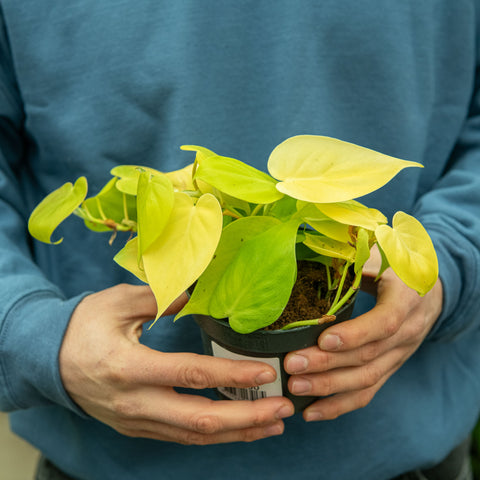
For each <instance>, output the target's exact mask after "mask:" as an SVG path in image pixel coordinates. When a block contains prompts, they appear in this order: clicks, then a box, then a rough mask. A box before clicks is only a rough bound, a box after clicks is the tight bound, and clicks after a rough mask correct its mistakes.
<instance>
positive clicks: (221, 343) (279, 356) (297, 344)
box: [194, 299, 354, 412]
mask: <svg viewBox="0 0 480 480" xmlns="http://www.w3.org/2000/svg"><path fill="white" fill-rule="evenodd" d="M353 305H354V300H353V299H352V301H351V302H350V303H348V304H347V305H345V306H344V307H343V308H342V309H340V310H339V311H338V312H337V315H336V319H335V320H334V321H332V322H329V323H326V324H323V325H312V326H306V327H298V328H294V329H291V330H257V331H256V332H253V333H248V334H242V333H237V332H235V331H233V330H232V329H231V328H230V326H229V324H228V322H227V321H226V320H224V319H222V320H217V319H215V318H213V317H209V316H205V315H194V318H195V321H196V322H197V324H198V325H199V326H200V328H201V331H202V340H203V347H204V351H205V353H206V354H208V355H213V356H215V357H223V358H233V359H238V360H249V359H253V360H261V361H262V362H266V363H269V364H270V365H272V366H273V367H274V368H275V369H276V371H277V380H276V382H274V383H272V384H268V385H262V386H260V387H252V388H228V387H220V388H217V394H218V395H219V397H220V398H222V399H230V400H256V399H258V398H264V397H272V396H279V395H283V396H285V397H288V398H289V399H290V400H291V401H292V402H293V404H294V405H295V411H296V412H300V411H302V410H304V409H305V408H306V407H307V406H308V405H310V404H311V403H312V402H314V401H315V400H316V399H317V397H312V396H308V397H307V396H296V395H292V394H291V393H290V392H289V391H288V385H287V382H288V377H289V375H288V374H287V373H286V372H285V370H284V368H283V360H284V358H285V355H286V354H287V353H288V352H292V351H294V350H300V349H302V348H307V347H311V346H313V345H316V344H317V339H318V337H319V335H320V334H321V333H322V332H323V330H325V329H326V328H328V327H330V326H332V325H335V324H337V323H340V322H343V321H345V320H348V319H349V318H350V317H351V315H352V310H353Z"/></svg>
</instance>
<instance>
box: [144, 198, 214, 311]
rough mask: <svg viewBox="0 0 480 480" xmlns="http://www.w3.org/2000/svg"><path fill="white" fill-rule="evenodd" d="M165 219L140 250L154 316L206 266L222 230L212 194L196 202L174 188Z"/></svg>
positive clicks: (164, 308) (163, 309)
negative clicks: (154, 302)
mask: <svg viewBox="0 0 480 480" xmlns="http://www.w3.org/2000/svg"><path fill="white" fill-rule="evenodd" d="M174 196H175V202H174V205H173V210H172V214H171V215H170V217H169V221H168V223H167V225H166V226H165V228H164V230H163V234H162V235H161V236H160V237H158V238H157V239H156V240H155V241H154V243H153V244H151V245H150V246H149V247H148V248H147V249H146V250H145V252H144V253H143V257H142V258H143V266H144V269H145V274H146V276H147V279H148V283H149V284H150V287H151V289H152V291H153V293H154V295H155V298H156V300H157V306H158V314H157V318H158V317H159V316H160V315H161V314H162V313H163V312H164V311H165V310H166V308H167V307H168V306H169V305H170V304H171V303H172V302H173V301H174V300H175V299H176V298H177V297H178V296H179V295H180V294H181V293H183V292H184V291H185V290H186V289H187V288H188V287H189V286H190V285H191V284H192V283H193V282H194V281H195V280H196V279H197V278H198V277H199V276H200V275H201V274H202V273H203V271H204V270H205V269H206V267H207V265H208V263H209V262H210V260H211V259H212V257H213V254H214V252H215V249H216V247H217V244H218V241H219V239H220V234H221V231H222V211H221V209H220V205H219V204H218V201H217V200H216V198H215V197H213V196H212V195H210V194H208V193H207V194H205V195H202V196H201V197H200V198H199V200H198V201H197V203H196V204H194V202H193V200H192V199H191V198H190V197H189V196H188V195H187V194H185V193H180V192H176V193H175V194H174Z"/></svg>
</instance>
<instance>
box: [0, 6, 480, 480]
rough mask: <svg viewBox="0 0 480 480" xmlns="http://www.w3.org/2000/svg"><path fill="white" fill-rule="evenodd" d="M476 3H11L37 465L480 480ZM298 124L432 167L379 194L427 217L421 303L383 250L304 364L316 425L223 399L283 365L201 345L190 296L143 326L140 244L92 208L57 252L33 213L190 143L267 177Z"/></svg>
mask: <svg viewBox="0 0 480 480" xmlns="http://www.w3.org/2000/svg"><path fill="white" fill-rule="evenodd" d="M479 8H480V2H478V1H474V0H461V1H457V2H451V1H450V0H437V1H432V0H424V1H421V2H418V1H413V0H406V1H402V2H389V4H388V6H387V5H386V4H385V2H380V1H378V0H363V1H361V2H358V1H354V0H345V1H343V2H338V1H336V0H324V1H322V2H314V1H308V0H307V1H304V2H301V3H298V2H292V1H288V0H275V1H272V0H261V1H245V2H233V1H230V0H226V1H223V2H213V1H210V0H204V1H202V2H193V1H182V2H168V1H161V0H156V1H149V0H138V1H136V2H129V1H118V0H117V1H115V2H113V1H111V0H104V1H102V2H90V1H87V0H78V1H76V2H69V3H64V2H55V1H52V0H45V1H43V2H38V1H36V0H23V1H22V2H18V1H17V0H0V18H1V29H0V166H1V181H0V201H1V204H0V208H1V214H0V271H1V276H0V298H1V300H2V301H1V302H0V408H1V409H2V410H4V411H8V412H11V414H10V419H11V426H12V429H13V431H14V432H16V433H17V434H18V435H20V436H21V437H23V438H24V439H26V440H27V441H28V442H30V443H31V444H32V445H34V446H35V447H37V448H38V449H39V450H40V451H41V452H42V455H43V457H42V461H41V464H40V468H39V472H38V478H74V479H83V480H97V479H102V480H106V479H121V480H129V479H135V480H142V479H147V478H148V479H151V478H156V479H160V478H165V479H167V478H209V479H212V480H215V479H224V478H227V477H232V478H275V479H280V480H281V479H284V478H289V479H290V478H292V477H294V478H296V479H299V480H300V479H328V480H336V479H340V480H345V479H348V480H351V479H354V480H363V479H366V480H376V479H379V480H385V479H391V478H395V477H401V476H403V477H401V478H433V477H432V476H428V477H426V475H430V473H431V472H432V471H433V472H434V474H435V475H440V476H435V478H448V479H453V478H462V479H463V478H469V476H470V472H469V470H468V466H466V464H465V458H466V455H465V454H464V453H463V454H461V455H460V457H459V455H458V452H459V451H460V450H461V451H462V452H465V448H464V445H465V443H464V440H465V439H466V438H467V437H468V434H469V432H470V431H471V429H472V427H473V426H474V424H475V422H476V419H477V416H478V413H479V406H480V348H478V345H479V343H480V315H479V312H480V296H478V289H479V281H480V276H479V274H478V272H479V271H480V215H479V212H480V124H479V122H480V116H479V112H480V103H479V102H480V97H479V94H478V85H479V80H480V77H478V76H477V65H478V46H479V43H478V40H479V38H480V36H479V33H480V30H479V28H480V24H479V22H478V14H479ZM296 134H318V135H326V136H331V137H335V138H340V139H342V140H345V141H350V142H353V143H357V144H359V145H362V146H365V147H369V148H372V149H375V150H378V151H381V152H382V153H385V154H388V155H391V156H395V157H398V158H403V159H406V160H412V161H417V162H421V163H422V164H423V165H424V168H423V169H407V170H405V171H403V172H401V173H400V174H399V175H398V176H397V177H396V178H395V179H394V180H393V181H392V182H391V183H389V184H388V185H387V186H386V187H384V188H383V189H381V190H380V191H378V192H376V193H374V194H371V195H369V196H367V197H364V198H362V201H364V202H365V203H367V204H368V206H371V207H378V208H379V209H381V210H382V211H383V212H385V213H386V214H387V216H388V217H389V218H390V219H391V216H392V214H393V212H395V211H397V210H403V211H406V212H408V213H412V214H414V215H415V216H416V217H417V218H418V219H419V220H420V221H421V222H422V223H423V224H424V225H425V227H426V229H427V230H428V232H429V234H430V235H431V237H432V239H433V242H434V245H435V247H436V251H437V254H438V260H439V268H440V277H439V281H438V282H437V284H436V285H435V287H434V288H433V289H432V290H431V292H429V293H428V294H427V295H425V296H424V297H419V296H418V295H417V294H414V293H413V292H412V291H411V290H409V289H408V288H407V287H405V286H404V285H403V284H402V283H401V282H400V281H399V280H398V279H397V278H396V277H395V276H394V275H393V274H391V273H390V272H389V271H387V272H385V273H384V274H383V275H382V277H381V279H380V280H379V281H378V282H376V283H373V282H372V281H371V280H372V275H374V273H375V268H376V267H378V255H375V254H374V255H373V256H372V260H371V262H370V263H369V267H368V269H367V270H366V271H365V282H364V289H366V290H368V291H369V292H370V293H374V294H375V295H376V300H375V296H372V295H370V294H369V293H368V292H365V293H362V294H360V296H359V299H358V302H357V304H356V310H355V312H354V318H352V320H350V321H348V322H345V323H343V324H341V325H336V326H332V327H330V328H329V329H327V330H326V331H325V332H324V333H323V334H322V335H321V336H320V338H319V342H318V347H312V348H309V349H306V350H301V351H298V352H292V353H290V354H289V355H288V356H287V358H286V360H285V364H286V368H287V370H288V371H289V372H290V373H291V374H292V375H291V378H290V380H289V388H290V390H291V391H292V392H294V393H297V394H298V395H305V394H308V395H315V396H318V397H319V398H318V400H317V401H315V402H314V403H313V404H312V405H311V406H309V407H308V408H307V409H306V410H305V411H304V413H303V415H299V414H295V415H293V411H292V406H291V404H290V402H289V400H288V399H286V398H282V397H273V398H266V399H260V400H257V401H252V402H246V401H220V400H217V399H215V396H214V395H213V394H212V392H211V390H210V387H215V386H220V385H221V386H232V387H238V386H254V385H262V384H265V383H269V382H270V381H272V380H273V372H272V370H271V368H270V367H269V366H268V365H266V364H264V363H262V362H250V361H246V362H244V361H242V362H239V361H233V360H226V359H216V358H210V357H207V356H204V355H202V354H201V352H202V350H201V341H200V335H199V332H198V329H197V328H196V326H195V323H194V321H193V320H192V319H191V318H189V317H187V318H184V319H182V320H180V321H178V322H176V323H175V324H173V322H172V318H171V316H170V315H171V314H172V313H174V312H176V311H178V309H179V308H180V307H181V305H182V304H183V303H184V301H185V299H184V298H183V297H180V298H179V299H178V300H177V301H176V302H175V303H174V304H173V305H172V306H171V307H170V308H169V309H168V310H167V311H166V312H165V316H164V318H162V319H161V320H159V321H158V322H157V324H156V325H155V326H154V327H153V328H152V329H150V330H147V329H145V328H144V326H145V325H148V321H149V320H151V319H152V318H153V317H154V316H155V314H156V309H155V303H154V300H153V297H152V294H151V292H150V290H149V288H148V287H147V286H145V285H139V284H135V281H134V279H133V277H132V276H131V275H130V274H128V273H127V272H125V271H123V270H121V269H120V268H119V267H117V266H116V265H115V264H114V262H113V261H112V257H113V256H114V254H115V253H116V251H117V250H119V249H120V248H121V246H122V238H117V239H116V240H115V242H114V245H113V247H111V246H109V245H108V238H105V237H103V236H102V235H95V234H89V233H88V232H87V233H86V231H85V230H84V227H83V225H82V222H81V221H79V220H78V219H75V218H73V219H69V220H67V222H66V223H65V225H64V226H62V227H61V231H60V232H59V237H60V236H62V237H65V240H64V242H63V243H62V244H60V245H58V246H55V247H52V246H47V245H43V244H42V245H41V244H39V243H38V242H35V241H32V240H31V239H30V238H29V236H28V234H27V233H26V221H27V219H28V216H29V214H30V213H31V211H32V209H33V207H34V206H35V205H36V204H37V203H38V202H39V201H40V200H41V199H42V198H43V197H44V196H45V195H46V194H47V193H48V192H50V191H52V190H53V189H55V188H57V187H58V186H60V185H61V184H63V183H64V182H66V181H72V180H74V179H76V178H77V177H79V176H81V175H85V176H86V177H87V178H88V179H89V189H90V193H92V194H94V193H96V192H98V190H99V189H100V188H101V186H102V185H103V184H104V183H105V181H106V180H107V179H108V178H109V170H110V169H111V168H112V167H113V166H115V165H118V164H141V165H146V166H151V167H154V168H157V169H159V170H171V169H175V168H180V167H182V166H184V165H187V164H188V163H191V161H192V158H191V155H190V154H189V153H188V152H180V151H179V149H178V147H179V146H180V145H182V144H198V145H204V146H206V147H207V148H210V149H212V150H214V151H216V152H218V153H219V154H223V155H228V156H231V157H234V158H238V159H240V160H242V161H245V162H247V163H249V164H251V165H253V166H255V167H257V168H262V169H265V168H266V160H267V158H268V155H269V153H270V151H271V150H272V149H273V148H274V147H275V145H277V144H279V143H280V142H281V141H283V140H284V139H286V138H288V137H290V136H293V135H296ZM412 268H415V262H414V259H412ZM459 449H460V450H459ZM462 449H463V450H462ZM451 452H453V453H451ZM453 457H454V458H455V459H456V460H454V461H452V460H451V459H452V458H453ZM459 459H460V460H459ZM453 464H454V466H455V468H454V469H452V468H451V467H452V465H453ZM457 467H458V468H457ZM422 472H423V473H422ZM48 475H50V477H48ZM54 475H57V477H54ZM422 475H423V476H422Z"/></svg>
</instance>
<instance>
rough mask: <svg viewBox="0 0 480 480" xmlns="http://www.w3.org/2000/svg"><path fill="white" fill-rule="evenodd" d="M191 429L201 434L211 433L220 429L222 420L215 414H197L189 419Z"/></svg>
mask: <svg viewBox="0 0 480 480" xmlns="http://www.w3.org/2000/svg"><path fill="white" fill-rule="evenodd" d="M191 425H192V430H193V431H194V432H196V433H200V434H203V435H212V434H215V433H218V432H220V431H221V430H222V422H221V420H220V419H219V418H218V417H217V416H215V415H207V414H203V415H198V416H196V417H194V418H193V419H192V421H191Z"/></svg>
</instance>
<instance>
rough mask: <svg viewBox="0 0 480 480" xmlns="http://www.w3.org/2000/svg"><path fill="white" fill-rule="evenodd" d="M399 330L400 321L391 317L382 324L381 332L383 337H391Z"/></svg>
mask: <svg viewBox="0 0 480 480" xmlns="http://www.w3.org/2000/svg"><path fill="white" fill-rule="evenodd" d="M399 328H400V320H399V318H398V317H396V316H394V315H391V316H389V317H387V318H386V319H385V322H384V323H383V332H384V334H385V337H391V336H392V335H395V333H397V331H398V329H399Z"/></svg>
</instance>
